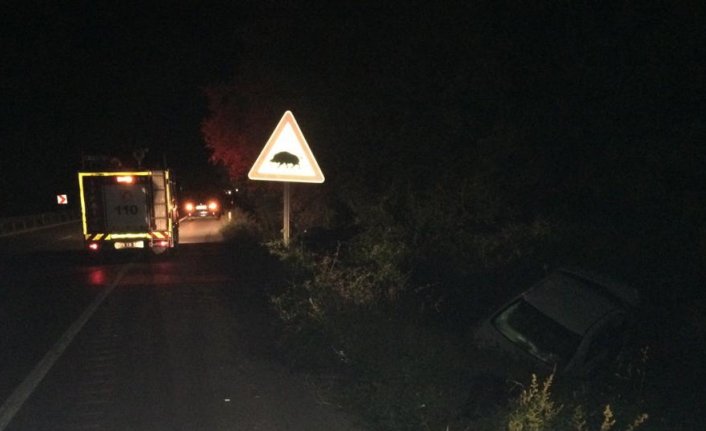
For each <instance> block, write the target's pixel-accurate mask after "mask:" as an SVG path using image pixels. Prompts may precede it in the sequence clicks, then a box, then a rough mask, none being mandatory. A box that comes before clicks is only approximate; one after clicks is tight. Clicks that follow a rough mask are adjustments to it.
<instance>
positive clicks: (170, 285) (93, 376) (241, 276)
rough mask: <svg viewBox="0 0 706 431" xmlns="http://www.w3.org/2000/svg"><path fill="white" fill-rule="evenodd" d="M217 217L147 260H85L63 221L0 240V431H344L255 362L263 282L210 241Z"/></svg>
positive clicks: (265, 278) (256, 271)
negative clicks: (41, 371) (172, 251)
mask: <svg viewBox="0 0 706 431" xmlns="http://www.w3.org/2000/svg"><path fill="white" fill-rule="evenodd" d="M225 221H226V220H225V218H224V220H222V221H216V220H196V221H192V222H187V223H184V224H183V225H182V233H181V237H182V239H183V240H184V242H185V243H186V244H184V245H183V246H182V247H181V248H180V250H179V252H178V253H177V254H176V255H174V256H169V257H161V256H160V257H159V258H155V259H145V258H143V257H139V256H137V255H120V256H118V257H115V258H111V259H108V260H105V261H95V260H91V259H87V256H85V255H84V254H83V253H82V252H81V251H80V246H81V244H80V236H79V234H78V232H77V229H78V227H77V226H74V225H66V226H63V227H59V228H55V229H48V230H44V231H39V232H34V233H32V234H24V235H22V236H15V237H9V238H2V239H0V250H2V251H0V271H1V273H2V282H3V288H2V302H1V303H0V304H1V307H2V308H0V312H1V313H2V314H1V316H2V322H3V325H2V328H1V329H0V335H1V337H2V338H0V352H2V353H1V354H0V401H1V402H4V404H3V406H2V411H0V431H3V430H8V431H10V430H11V431H21V430H128V429H129V430H241V429H242V430H318V429H320V430H324V429H326V430H328V429H337V430H339V429H340V430H347V429H356V428H355V427H354V426H353V425H352V424H351V421H350V419H349V418H348V417H346V416H344V415H343V414H342V413H341V412H338V411H335V410H333V409H331V408H330V407H329V406H326V405H324V404H322V403H321V402H319V400H317V399H316V397H315V396H314V395H313V391H312V388H311V387H309V386H308V385H306V384H305V383H304V381H303V380H302V378H301V377H300V376H296V375H291V374H290V373H288V372H287V371H286V370H285V369H284V368H282V367H281V366H279V365H278V364H277V363H276V362H274V361H271V360H270V359H269V358H268V356H267V355H266V354H265V353H263V352H264V351H265V350H266V348H264V349H261V347H262V346H263V345H266V344H267V343H266V338H267V337H268V335H269V330H268V321H267V319H268V318H269V317H268V316H267V313H266V312H265V309H266V307H264V304H265V303H266V295H265V292H264V290H263V289H265V288H266V286H267V285H268V283H270V282H271V281H272V280H271V279H269V278H270V277H272V276H273V274H274V273H273V271H272V270H271V269H268V268H266V267H263V266H262V265H263V262H262V261H258V262H256V261H252V260H251V261H249V262H240V261H239V257H238V256H243V253H241V252H239V251H238V250H236V249H235V248H237V247H238V246H237V244H233V243H223V242H218V241H220V240H221V237H220V235H219V234H218V230H219V227H220V225H221V223H224V222H225ZM214 241H215V242H214ZM32 244H33V245H32ZM251 258H252V256H251ZM102 298H104V299H102ZM101 299H102V301H101ZM99 301H100V302H99ZM91 306H94V307H96V308H95V312H94V313H92V314H91V315H90V316H88V317H86V313H87V311H86V310H90V307H91ZM81 316H84V317H86V323H85V325H83V326H82V327H79V328H78V329H79V330H76V331H75V332H76V336H75V337H74V338H73V339H72V340H71V342H70V343H69V344H68V346H67V348H66V350H65V351H64V352H63V354H59V353H58V352H57V341H58V340H61V338H62V336H63V337H66V334H67V332H70V329H69V328H71V327H72V324H73V325H74V328H76V324H77V322H78V321H80V320H81ZM59 350H60V349H59ZM52 352H54V357H55V358H56V361H55V362H54V363H53V366H51V367H49V368H48V369H47V373H46V376H45V377H44V378H38V377H37V376H36V375H35V376H34V377H32V374H31V373H32V371H33V370H35V373H36V370H37V368H38V367H40V365H38V364H40V361H42V359H43V358H44V361H45V362H46V360H47V357H51V356H52ZM32 380H34V382H31V381H32ZM28 381H30V383H29V384H28ZM23 385H24V386H23ZM18 393H20V395H22V394H24V395H25V398H26V401H24V402H19V401H12V400H9V401H8V399H10V397H11V396H14V397H15V398H13V399H15V400H17V399H20V400H22V399H23V397H22V396H19V397H18ZM13 406H16V408H15V409H14V410H16V411H15V412H13ZM3 420H5V422H8V425H7V426H6V427H4V426H3V424H2V421H3Z"/></svg>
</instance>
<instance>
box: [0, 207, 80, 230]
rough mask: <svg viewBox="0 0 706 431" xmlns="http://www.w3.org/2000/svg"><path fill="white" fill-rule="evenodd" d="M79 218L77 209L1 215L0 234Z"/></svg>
mask: <svg viewBox="0 0 706 431" xmlns="http://www.w3.org/2000/svg"><path fill="white" fill-rule="evenodd" d="M80 218H81V213H80V212H78V211H61V212H53V213H42V214H34V215H28V216H16V217H3V218H0V236H6V235H12V234H15V233H21V232H29V231H32V230H37V229H42V228H45V227H51V226H56V225H60V224H64V223H70V222H72V221H76V220H79V219H80Z"/></svg>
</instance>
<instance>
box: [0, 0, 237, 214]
mask: <svg viewBox="0 0 706 431" xmlns="http://www.w3.org/2000/svg"><path fill="white" fill-rule="evenodd" d="M186 3H187V2H184V4H186ZM193 3H194V4H197V3H200V2H193ZM234 3H235V2H234ZM1 9H2V10H1V11H0V28H1V30H0V32H2V33H1V36H0V44H1V45H0V50H1V52H2V65H1V66H0V67H1V69H0V74H1V75H0V76H1V81H0V85H1V86H2V87H1V90H0V92H1V93H0V94H2V105H1V107H0V109H1V110H2V111H0V139H1V142H2V146H1V149H0V151H1V152H0V158H1V161H2V171H3V175H2V179H1V181H2V182H1V183H0V190H1V192H2V197H3V203H4V204H5V206H4V207H3V210H2V211H0V213H2V214H7V213H8V212H9V213H25V212H27V211H28V210H31V211H37V210H47V209H53V208H55V206H53V204H54V200H55V195H56V194H57V193H69V194H70V195H71V194H74V196H75V189H76V186H75V183H76V180H75V172H76V171H77V170H78V168H79V167H80V162H81V157H82V154H103V155H109V156H112V155H120V156H124V155H128V157H129V155H130V154H131V152H132V149H133V148H137V147H148V148H149V149H150V150H149V153H148V155H147V157H146V161H147V162H148V163H154V162H157V161H161V160H163V159H164V158H166V160H167V161H168V164H169V165H170V166H172V167H173V168H174V169H175V170H176V171H177V172H179V174H180V176H181V178H182V179H184V180H185V181H190V180H192V178H196V177H202V176H204V177H206V178H210V177H212V176H213V173H212V172H211V167H210V165H209V164H208V163H207V158H208V154H207V152H206V150H205V149H204V146H203V143H202V142H203V141H202V138H201V135H200V131H199V127H200V122H201V120H202V119H203V118H204V116H205V115H206V104H205V100H204V96H203V91H202V89H203V87H204V86H206V85H210V84H212V83H217V82H220V81H225V80H227V79H230V78H232V76H233V74H234V71H235V65H236V64H237V61H238V33H239V31H241V29H242V27H243V25H242V21H243V19H244V18H245V15H244V14H243V12H241V11H239V10H238V9H237V8H235V7H230V8H222V7H215V6H186V5H184V6H175V5H169V6H167V5H166V4H165V5H159V6H157V5H155V4H151V3H150V2H139V3H135V4H133V5H129V4H126V3H124V2H93V1H87V2H3V5H2V7H1ZM205 181H208V180H205Z"/></svg>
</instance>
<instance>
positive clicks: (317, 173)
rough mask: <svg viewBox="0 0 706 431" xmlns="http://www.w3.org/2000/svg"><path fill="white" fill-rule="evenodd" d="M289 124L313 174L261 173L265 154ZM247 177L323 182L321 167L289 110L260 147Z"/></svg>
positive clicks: (265, 179) (261, 179) (268, 179)
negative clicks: (263, 145)
mask: <svg viewBox="0 0 706 431" xmlns="http://www.w3.org/2000/svg"><path fill="white" fill-rule="evenodd" d="M287 124H289V125H290V126H291V127H292V130H293V131H294V135H295V137H296V138H297V143H298V144H299V149H300V150H301V152H302V154H303V155H304V157H306V159H307V161H308V162H309V165H310V166H311V168H312V170H313V173H314V175H303V174H297V173H296V172H292V173H285V174H279V173H277V174H274V173H269V172H266V173H263V172H261V169H262V166H263V165H264V164H265V163H267V162H268V160H267V158H268V157H267V156H268V154H269V153H270V150H271V149H272V147H274V146H275V144H276V143H277V141H278V140H279V139H280V136H281V134H282V132H283V131H284V129H285V127H286V126H287ZM248 178H250V179H251V180H260V181H285V182H296V183H323V182H324V174H323V173H322V172H321V169H320V168H319V164H318V163H317V162H316V159H315V158H314V154H313V153H312V152H311V149H310V148H309V144H307V143H306V139H305V138H304V134H302V131H301V129H300V128H299V125H298V124H297V120H295V119H294V115H293V114H292V112H291V111H286V112H285V113H284V115H283V116H282V119H281V120H279V123H278V124H277V127H275V130H274V132H272V136H270V139H268V140H267V143H266V144H265V147H264V148H263V149H262V151H261V152H260V155H259V156H258V157H257V160H255V163H254V164H253V166H252V168H251V169H250V172H248Z"/></svg>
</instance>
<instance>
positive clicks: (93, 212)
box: [78, 169, 179, 254]
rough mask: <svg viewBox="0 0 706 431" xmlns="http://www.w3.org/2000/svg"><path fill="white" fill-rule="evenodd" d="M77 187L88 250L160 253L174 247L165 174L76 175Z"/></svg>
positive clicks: (175, 226) (174, 223)
mask: <svg viewBox="0 0 706 431" xmlns="http://www.w3.org/2000/svg"><path fill="white" fill-rule="evenodd" d="M78 183H79V192H80V197H81V219H82V224H83V237H84V241H85V245H86V248H87V249H88V250H89V251H92V252H100V251H104V250H126V249H145V250H147V249H151V250H152V251H153V252H154V253H155V254H161V253H164V252H165V251H168V250H170V249H173V248H174V247H176V246H177V244H178V243H179V217H178V210H177V205H176V202H177V200H176V195H175V190H176V187H175V184H174V181H173V179H172V173H171V171H170V170H168V169H164V170H135V171H128V170H126V171H105V172H100V171H94V172H79V173H78Z"/></svg>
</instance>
